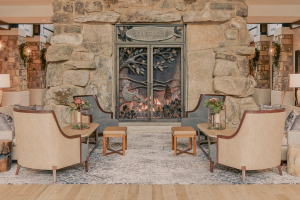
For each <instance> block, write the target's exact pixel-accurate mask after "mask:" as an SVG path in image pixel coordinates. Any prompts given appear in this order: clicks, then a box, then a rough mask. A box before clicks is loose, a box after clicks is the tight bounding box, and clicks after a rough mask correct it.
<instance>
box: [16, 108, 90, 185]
mask: <svg viewBox="0 0 300 200" xmlns="http://www.w3.org/2000/svg"><path fill="white" fill-rule="evenodd" d="M13 112H14V114H13V115H14V121H15V133H16V141H17V143H18V167H17V171H16V175H18V173H19V170H20V166H22V167H27V168H32V169H41V170H53V179H54V182H56V170H57V169H61V168H64V167H67V166H71V165H74V164H78V163H82V162H84V161H85V171H86V172H88V160H89V157H88V156H89V152H88V147H87V145H86V144H81V136H80V135H74V136H67V135H66V134H64V133H63V132H62V130H61V128H60V127H59V124H58V122H57V119H56V116H55V113H54V111H51V110H49V111H45V110H44V111H38V110H18V109H14V110H13Z"/></svg>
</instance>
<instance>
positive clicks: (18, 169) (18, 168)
mask: <svg viewBox="0 0 300 200" xmlns="http://www.w3.org/2000/svg"><path fill="white" fill-rule="evenodd" d="M20 167H21V165H19V164H18V167H17V171H16V175H18V174H19V171H20Z"/></svg>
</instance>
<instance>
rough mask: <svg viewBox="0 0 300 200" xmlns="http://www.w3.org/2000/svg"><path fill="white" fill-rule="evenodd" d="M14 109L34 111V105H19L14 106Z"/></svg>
mask: <svg viewBox="0 0 300 200" xmlns="http://www.w3.org/2000/svg"><path fill="white" fill-rule="evenodd" d="M15 108H17V109H21V110H36V105H33V106H21V104H15Z"/></svg>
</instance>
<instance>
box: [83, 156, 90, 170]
mask: <svg viewBox="0 0 300 200" xmlns="http://www.w3.org/2000/svg"><path fill="white" fill-rule="evenodd" d="M84 164H85V172H88V171H89V157H87V158H86V161H85V162H84Z"/></svg>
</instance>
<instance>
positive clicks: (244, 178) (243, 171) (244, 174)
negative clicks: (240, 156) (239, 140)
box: [242, 166, 246, 183]
mask: <svg viewBox="0 0 300 200" xmlns="http://www.w3.org/2000/svg"><path fill="white" fill-rule="evenodd" d="M242 178H243V183H245V181H246V167H245V166H243V167H242Z"/></svg>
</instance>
